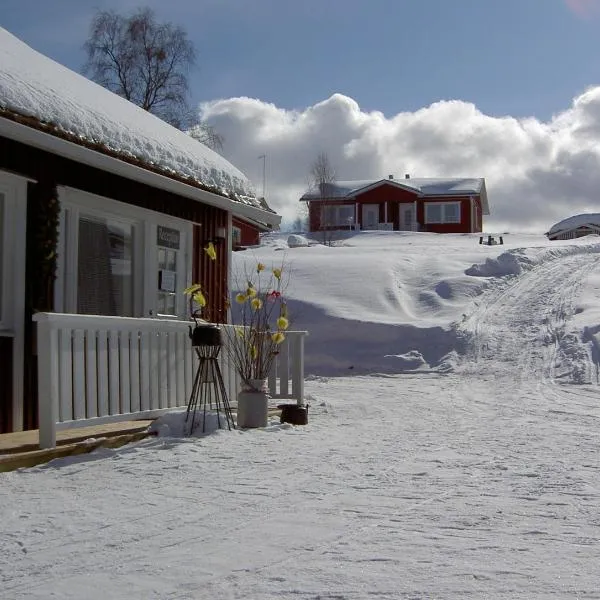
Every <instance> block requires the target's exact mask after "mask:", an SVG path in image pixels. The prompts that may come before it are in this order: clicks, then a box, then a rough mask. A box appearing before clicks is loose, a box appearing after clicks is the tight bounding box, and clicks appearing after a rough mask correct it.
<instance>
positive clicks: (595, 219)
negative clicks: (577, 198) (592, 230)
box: [548, 213, 600, 235]
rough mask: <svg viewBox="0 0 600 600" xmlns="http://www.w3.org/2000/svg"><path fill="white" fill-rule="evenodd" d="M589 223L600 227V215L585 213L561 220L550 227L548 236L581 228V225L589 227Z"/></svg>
mask: <svg viewBox="0 0 600 600" xmlns="http://www.w3.org/2000/svg"><path fill="white" fill-rule="evenodd" d="M590 223H592V224H594V225H596V227H600V213H586V214H582V215H574V216H572V217H568V218H567V219H563V220H562V221H559V222H558V223H556V224H555V225H552V227H551V228H550V231H549V232H548V235H553V234H555V233H558V232H560V231H565V230H568V229H574V228H576V227H581V226H582V225H589V224H590Z"/></svg>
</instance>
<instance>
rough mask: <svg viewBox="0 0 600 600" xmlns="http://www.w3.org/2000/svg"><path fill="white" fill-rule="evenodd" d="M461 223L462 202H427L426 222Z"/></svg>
mask: <svg viewBox="0 0 600 600" xmlns="http://www.w3.org/2000/svg"><path fill="white" fill-rule="evenodd" d="M444 223H460V202H427V203H426V204H425V224H428V225H429V224H444Z"/></svg>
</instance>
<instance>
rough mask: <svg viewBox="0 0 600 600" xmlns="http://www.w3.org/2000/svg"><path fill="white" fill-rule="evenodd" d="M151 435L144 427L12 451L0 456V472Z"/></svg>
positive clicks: (111, 446) (118, 445)
mask: <svg viewBox="0 0 600 600" xmlns="http://www.w3.org/2000/svg"><path fill="white" fill-rule="evenodd" d="M150 435H152V434H151V433H149V432H148V431H147V430H146V429H145V430H144V431H137V432H135V433H127V434H120V435H111V436H109V437H103V438H99V439H95V438H93V439H87V441H86V440H83V441H80V442H76V443H67V444H64V443H63V444H62V445H61V446H58V447H56V448H51V449H46V450H32V451H29V452H14V453H12V454H4V455H1V456H0V473H3V472H6V471H14V470H15V469H21V468H23V467H26V468H29V467H35V466H36V465H40V464H43V463H47V462H50V461H51V460H54V459H55V458H64V457H65V456H76V455H78V454H86V453H87V452H92V451H93V450H96V449H97V448H119V447H120V446H124V445H125V444H130V443H131V442H137V441H139V440H142V439H144V438H146V437H148V436H150Z"/></svg>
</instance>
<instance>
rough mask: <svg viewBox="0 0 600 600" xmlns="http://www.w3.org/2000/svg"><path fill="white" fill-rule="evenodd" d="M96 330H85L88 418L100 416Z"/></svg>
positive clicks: (86, 411) (86, 404) (86, 409)
mask: <svg viewBox="0 0 600 600" xmlns="http://www.w3.org/2000/svg"><path fill="white" fill-rule="evenodd" d="M97 368H98V365H97V358H96V332H95V331H89V330H87V331H86V332H85V413H86V418H88V419H92V418H93V417H97V416H98V387H97V377H98V371H97Z"/></svg>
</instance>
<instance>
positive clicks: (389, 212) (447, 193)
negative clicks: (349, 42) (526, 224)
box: [300, 175, 489, 233]
mask: <svg viewBox="0 0 600 600" xmlns="http://www.w3.org/2000/svg"><path fill="white" fill-rule="evenodd" d="M300 201H301V202H306V203H307V204H308V214H309V231H311V232H314V231H327V230H343V229H362V230H369V229H383V230H390V231H430V232H434V233H475V232H480V231H482V224H483V215H488V214H489V205H488V199H487V192H486V187H485V180H484V179H482V178H477V179H472V178H471V179H469V178H437V179H435V178H410V177H409V176H408V175H407V176H406V177H405V179H402V180H396V179H394V178H393V176H391V175H390V176H389V178H388V179H379V180H367V181H339V182H334V183H327V184H323V185H321V189H319V190H314V191H309V192H307V193H306V194H304V195H303V196H302V198H300Z"/></svg>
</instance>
